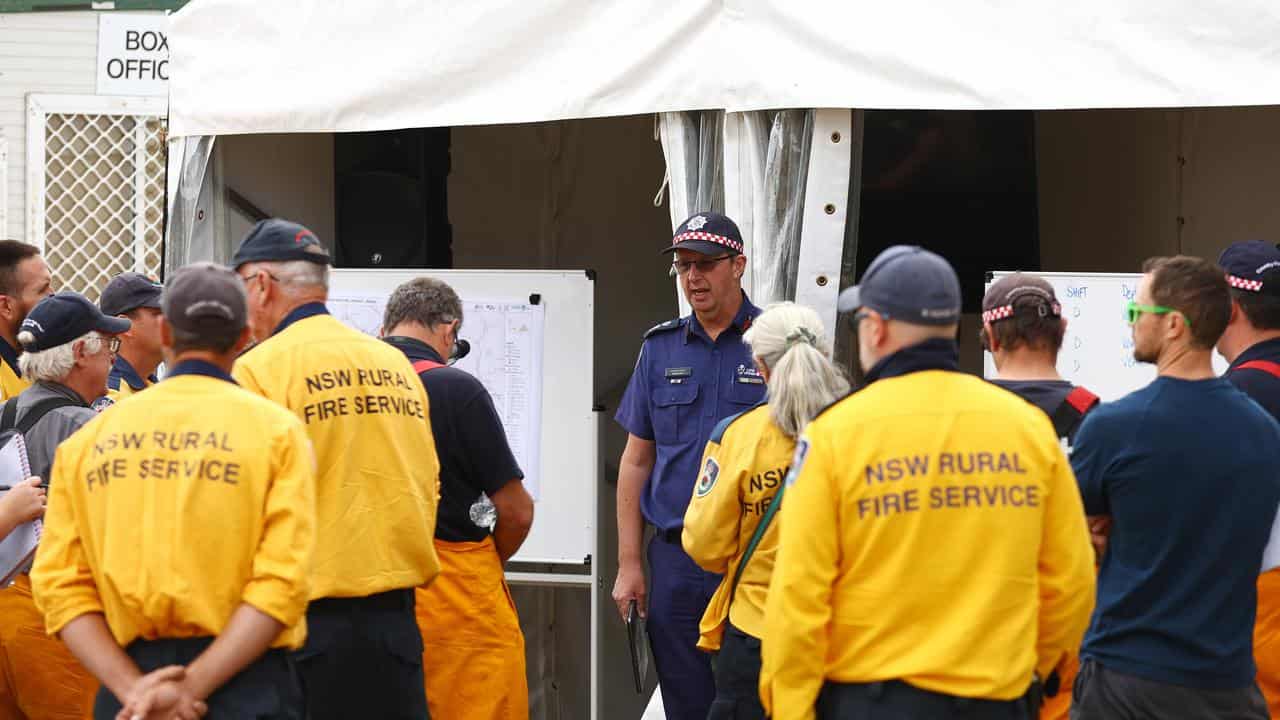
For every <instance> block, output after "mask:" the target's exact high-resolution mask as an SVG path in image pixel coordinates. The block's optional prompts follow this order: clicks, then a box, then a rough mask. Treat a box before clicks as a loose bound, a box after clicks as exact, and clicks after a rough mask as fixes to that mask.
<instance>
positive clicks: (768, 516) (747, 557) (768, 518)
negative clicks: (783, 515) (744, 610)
mask: <svg viewBox="0 0 1280 720" xmlns="http://www.w3.org/2000/svg"><path fill="white" fill-rule="evenodd" d="M786 491H787V486H786V485H785V484H784V485H783V486H782V487H780V488H778V493H777V494H776V495H774V496H773V502H771V503H769V509H768V510H765V512H764V517H762V518H760V524H759V525H756V531H755V532H754V533H752V535H751V540H750V542H748V543H747V550H746V552H744V553H742V560H740V561H739V562H738V569H737V570H735V571H734V573H733V585H732V587H731V588H730V590H729V604H730V605H732V604H733V598H734V596H735V595H737V594H738V581H739V580H741V579H742V571H743V570H745V569H746V567H747V563H749V562H751V556H752V555H754V554H755V552H756V546H757V545H759V544H760V539H761V538H763V537H764V533H765V531H766V530H768V529H769V524H770V523H772V522H773V516H774V515H777V514H778V508H779V507H782V495H783V493H785V492H786Z"/></svg>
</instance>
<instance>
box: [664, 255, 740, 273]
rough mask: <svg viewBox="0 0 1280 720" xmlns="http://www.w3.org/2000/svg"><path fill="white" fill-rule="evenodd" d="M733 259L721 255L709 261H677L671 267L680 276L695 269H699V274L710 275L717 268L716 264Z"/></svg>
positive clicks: (729, 256)
mask: <svg viewBox="0 0 1280 720" xmlns="http://www.w3.org/2000/svg"><path fill="white" fill-rule="evenodd" d="M731 257H733V256H732V255H721V256H720V257H713V258H710V259H709V260H677V261H675V262H673V263H671V267H672V268H675V271H676V273H677V274H679V275H687V274H689V270H690V269H691V268H694V267H696V268H698V272H700V273H709V272H711V271H712V270H714V269H715V268H716V263H718V262H720V261H721V260H728V259H729V258H731Z"/></svg>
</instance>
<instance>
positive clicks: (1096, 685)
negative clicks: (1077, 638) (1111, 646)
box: [1071, 660, 1271, 720]
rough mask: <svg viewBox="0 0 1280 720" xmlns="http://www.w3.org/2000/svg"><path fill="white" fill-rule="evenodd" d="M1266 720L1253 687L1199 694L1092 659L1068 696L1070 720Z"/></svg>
mask: <svg viewBox="0 0 1280 720" xmlns="http://www.w3.org/2000/svg"><path fill="white" fill-rule="evenodd" d="M1269 717H1271V714H1270V712H1268V710H1267V702H1266V700H1264V699H1263V697H1262V692H1261V691H1260V690H1258V686H1257V685H1254V684H1251V685H1247V686H1245V687H1242V688H1237V689H1233V690H1203V689H1200V688H1189V687H1184V686H1182V685H1171V684H1168V683H1162V682H1156V681H1154V680H1147V679H1146V678H1140V677H1135V676H1133V675H1126V674H1124V673H1119V672H1116V671H1114V670H1108V669H1107V668H1106V667H1104V666H1103V665H1102V664H1101V663H1099V662H1098V661H1096V660H1084V661H1083V662H1081V663H1080V673H1079V674H1078V675H1076V683H1075V687H1074V688H1073V691H1072V697H1071V720H1145V719H1147V718H1150V720H1179V719H1180V718H1187V720H1191V718H1196V719H1197V720H1200V719H1202V718H1211V719H1213V720H1228V719H1230V720H1266V719H1267V718H1269Z"/></svg>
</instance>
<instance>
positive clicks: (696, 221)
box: [685, 215, 707, 230]
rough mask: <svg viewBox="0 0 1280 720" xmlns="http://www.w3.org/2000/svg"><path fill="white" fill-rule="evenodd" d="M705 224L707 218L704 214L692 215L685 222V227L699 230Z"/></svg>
mask: <svg viewBox="0 0 1280 720" xmlns="http://www.w3.org/2000/svg"><path fill="white" fill-rule="evenodd" d="M706 225H707V218H706V216H705V215H694V216H693V217H691V218H689V222H687V223H685V227H687V228H689V229H690V230H701V229H702V228H704V227H706Z"/></svg>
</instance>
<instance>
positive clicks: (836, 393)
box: [682, 302, 849, 720]
mask: <svg viewBox="0 0 1280 720" xmlns="http://www.w3.org/2000/svg"><path fill="white" fill-rule="evenodd" d="M743 341H744V342H746V343H747V345H749V346H750V348H751V355H752V357H753V358H755V363H756V367H757V368H758V369H759V371H760V374H761V375H762V376H763V377H764V379H765V383H766V384H767V388H768V395H767V398H768V399H767V401H766V402H765V403H763V404H761V405H757V406H756V407H754V408H752V409H750V410H747V411H745V412H742V413H740V414H738V415H734V416H731V417H728V418H726V419H725V420H724V421H722V422H721V423H720V424H719V425H718V426H717V427H716V429H715V430H714V431H712V433H711V440H710V441H709V442H708V443H707V448H706V451H705V452H704V453H703V456H702V464H701V465H700V467H701V468H702V470H701V472H700V473H699V475H698V479H697V482H696V483H695V484H694V489H693V498H692V499H691V500H690V502H689V509H688V511H687V512H686V513H685V516H684V534H683V537H682V540H683V543H684V549H685V552H687V553H688V554H689V556H690V557H691V558H693V560H694V562H696V563H698V565H699V566H701V567H702V568H703V569H704V570H708V571H710V572H714V573H721V574H723V575H724V580H723V581H721V583H720V587H719V588H718V589H717V590H716V594H715V595H714V596H713V597H712V599H711V604H710V605H709V606H708V607H707V611H706V613H705V614H704V615H703V616H702V621H701V623H700V626H699V632H700V637H699V639H698V647H699V648H701V649H703V650H705V651H707V652H715V653H718V655H717V659H716V661H715V663H714V668H715V680H716V698H715V702H714V703H712V706H711V713H710V714H709V715H708V716H707V717H708V720H719V719H721V718H734V719H737V718H764V708H763V707H762V706H761V704H760V698H759V692H758V690H757V685H758V683H759V678H760V636H761V635H762V634H763V632H764V605H765V597H766V595H767V593H768V590H769V579H770V576H771V575H772V574H773V560H774V556H775V554H776V552H777V545H778V525H777V522H776V520H775V519H774V516H775V514H776V512H777V508H778V506H779V505H780V504H781V502H782V495H783V490H784V488H785V484H784V483H785V480H786V476H787V470H788V468H789V466H790V464H791V457H792V454H793V453H794V451H795V445H796V438H797V437H798V436H799V435H800V433H801V431H802V430H804V426H805V425H807V424H808V423H809V421H810V420H812V419H813V417H814V416H815V415H817V414H818V412H819V411H821V410H822V409H823V408H824V407H826V406H827V405H830V404H831V403H832V402H834V401H835V400H837V399H839V398H840V397H842V396H843V395H845V394H846V393H847V392H848V391H849V383H848V381H847V380H845V377H844V375H843V373H841V372H840V370H839V369H838V368H837V367H836V366H835V365H833V364H832V363H831V346H830V342H829V341H828V340H827V337H826V329H825V328H824V327H823V326H822V320H821V319H820V318H819V317H818V313H817V312H815V311H814V310H813V309H811V308H808V307H805V306H803V305H796V304H795V303H790V302H786V303H778V304H775V305H770V306H769V307H767V308H766V309H765V311H764V313H762V314H761V315H760V316H759V317H758V318H756V320H755V322H754V323H753V324H752V325H751V328H750V329H749V330H747V332H746V334H745V335H744V336H743Z"/></svg>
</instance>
